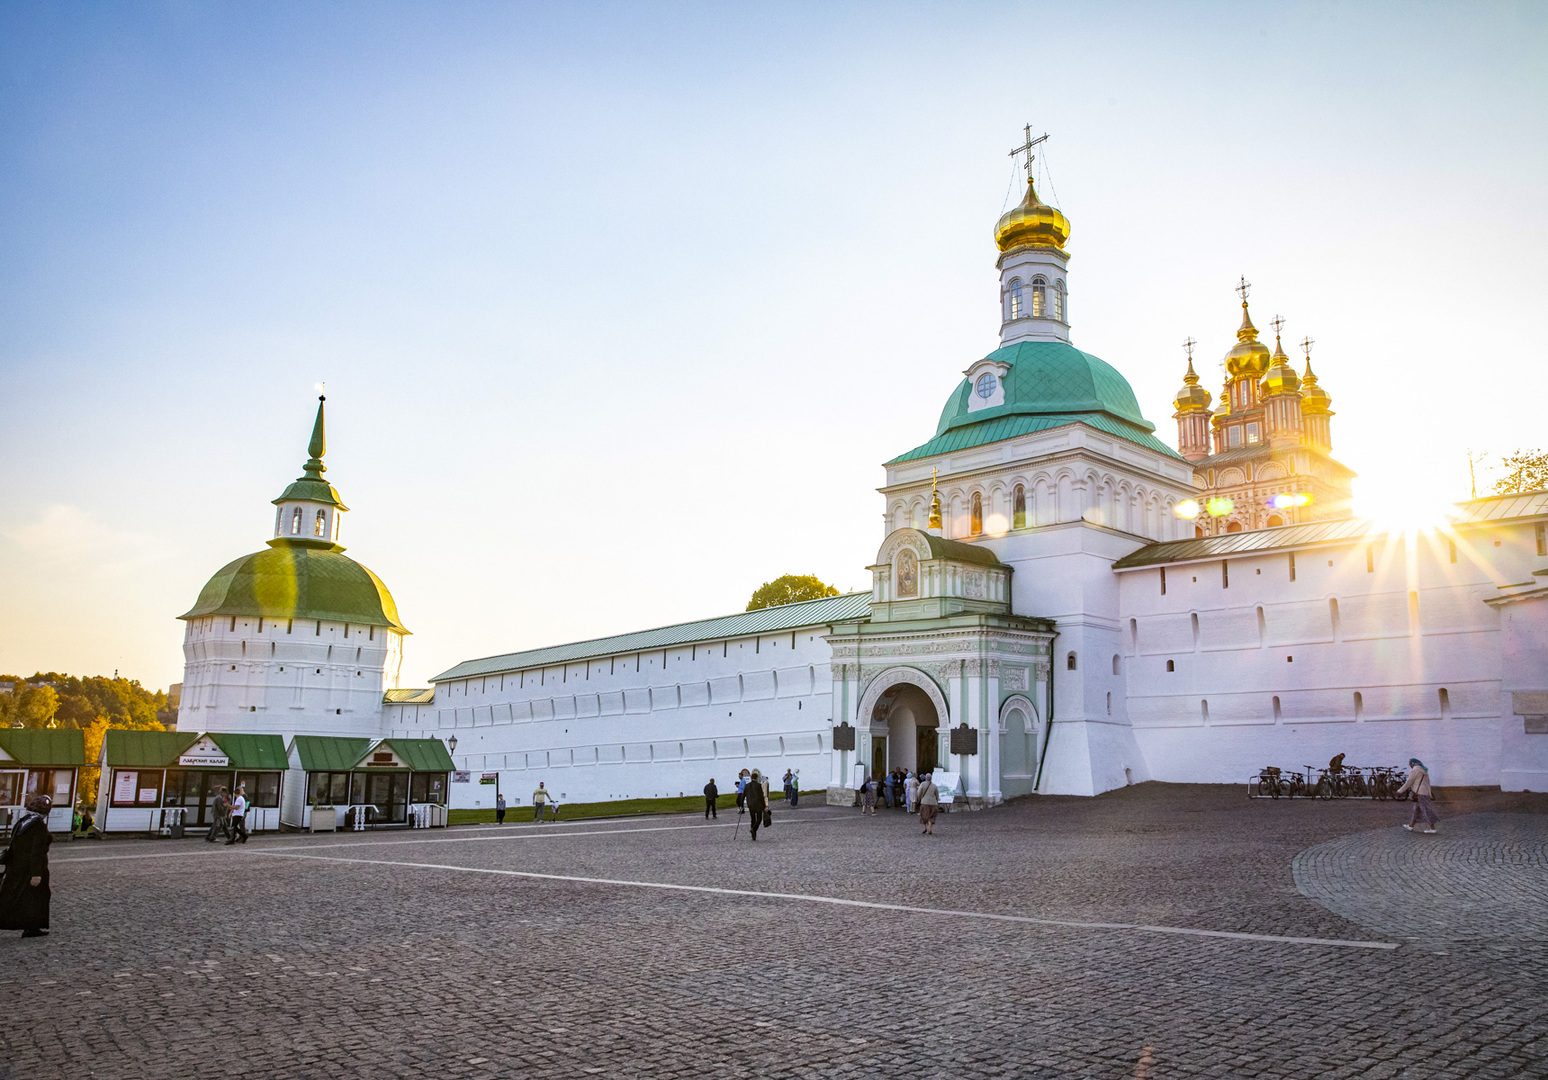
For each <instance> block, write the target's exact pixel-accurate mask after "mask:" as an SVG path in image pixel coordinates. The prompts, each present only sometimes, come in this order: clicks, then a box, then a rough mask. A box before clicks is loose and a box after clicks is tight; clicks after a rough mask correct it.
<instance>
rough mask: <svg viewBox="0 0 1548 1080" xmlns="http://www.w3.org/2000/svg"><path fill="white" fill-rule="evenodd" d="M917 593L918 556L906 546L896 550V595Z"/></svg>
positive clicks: (915, 594)
mask: <svg viewBox="0 0 1548 1080" xmlns="http://www.w3.org/2000/svg"><path fill="white" fill-rule="evenodd" d="M918 595H919V556H917V555H915V554H914V553H913V552H912V551H910V550H909V549H908V548H904V549H903V550H902V551H900V552H898V597H899V598H900V599H901V598H902V597H905V596H918Z"/></svg>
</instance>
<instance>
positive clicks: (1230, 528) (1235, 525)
mask: <svg viewBox="0 0 1548 1080" xmlns="http://www.w3.org/2000/svg"><path fill="white" fill-rule="evenodd" d="M1241 531H1242V523H1241V522H1240V521H1233V522H1231V524H1229V525H1227V526H1226V532H1228V533H1230V532H1241Z"/></svg>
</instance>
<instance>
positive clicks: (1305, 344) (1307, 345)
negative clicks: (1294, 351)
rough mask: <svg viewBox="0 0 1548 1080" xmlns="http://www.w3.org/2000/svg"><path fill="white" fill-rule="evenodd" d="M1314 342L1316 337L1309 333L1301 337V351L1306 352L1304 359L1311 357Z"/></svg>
mask: <svg viewBox="0 0 1548 1080" xmlns="http://www.w3.org/2000/svg"><path fill="white" fill-rule="evenodd" d="M1315 344H1317V342H1316V339H1315V338H1313V337H1311V336H1310V335H1307V336H1306V337H1304V338H1302V339H1301V351H1302V352H1303V353H1305V354H1306V359H1308V360H1310V359H1311V349H1312V346H1313V345H1315Z"/></svg>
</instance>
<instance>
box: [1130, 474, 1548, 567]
mask: <svg viewBox="0 0 1548 1080" xmlns="http://www.w3.org/2000/svg"><path fill="white" fill-rule="evenodd" d="M1545 516H1548V491H1528V492H1523V493H1522V494H1519V495H1494V496H1490V497H1488V498H1483V499H1469V500H1468V501H1467V502H1463V503H1458V504H1457V505H1456V508H1455V510H1454V512H1453V513H1451V514H1450V515H1448V517H1447V521H1448V524H1449V527H1450V528H1454V529H1456V528H1467V527H1471V526H1475V525H1492V524H1498V523H1502V522H1506V521H1517V520H1522V519H1526V518H1536V517H1545ZM1389 531H1401V530H1389V529H1387V528H1386V527H1385V526H1382V525H1380V524H1378V523H1376V522H1374V521H1370V520H1369V519H1367V518H1336V519H1334V520H1331V521H1308V522H1305V523H1304V524H1300V525H1280V526H1276V527H1275V528H1272V529H1254V530H1253V531H1251V532H1239V533H1224V534H1222V535H1220V536H1202V537H1196V538H1194V539H1192V540H1171V541H1168V542H1166V543H1164V544H1148V545H1146V546H1145V547H1142V548H1140V549H1138V550H1137V551H1131V552H1130V553H1129V554H1127V555H1125V556H1124V557H1123V558H1121V559H1119V560H1118V561H1117V562H1115V563H1113V569H1114V570H1135V569H1139V568H1140V567H1145V566H1162V565H1165V564H1166V563H1178V562H1193V561H1196V560H1199V559H1223V558H1228V557H1231V556H1234V555H1250V554H1256V553H1260V552H1264V551H1285V550H1288V549H1290V548H1302V547H1313V546H1316V545H1319V544H1336V543H1347V542H1349V541H1351V540H1361V539H1364V538H1365V537H1367V536H1385V535H1387V533H1388V532H1389Z"/></svg>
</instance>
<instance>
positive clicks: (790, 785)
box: [785, 769, 795, 806]
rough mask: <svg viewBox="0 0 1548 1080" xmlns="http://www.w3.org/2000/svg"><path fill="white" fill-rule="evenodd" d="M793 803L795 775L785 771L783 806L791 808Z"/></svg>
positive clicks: (787, 770)
mask: <svg viewBox="0 0 1548 1080" xmlns="http://www.w3.org/2000/svg"><path fill="white" fill-rule="evenodd" d="M794 803H795V773H793V772H791V771H790V770H789V769H786V770H785V805H786V806H791V805H793V804H794Z"/></svg>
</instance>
